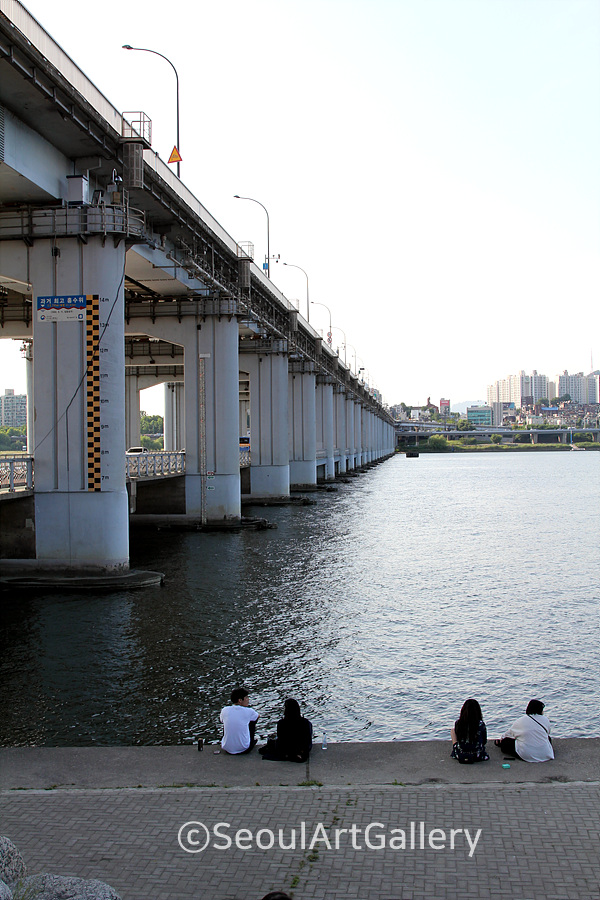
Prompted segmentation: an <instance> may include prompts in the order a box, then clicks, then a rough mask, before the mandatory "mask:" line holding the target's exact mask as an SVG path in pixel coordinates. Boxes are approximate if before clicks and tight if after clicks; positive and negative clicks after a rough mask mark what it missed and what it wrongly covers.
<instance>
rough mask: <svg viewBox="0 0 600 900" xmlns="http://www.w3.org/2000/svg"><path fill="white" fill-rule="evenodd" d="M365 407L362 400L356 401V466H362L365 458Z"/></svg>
mask: <svg viewBox="0 0 600 900" xmlns="http://www.w3.org/2000/svg"><path fill="white" fill-rule="evenodd" d="M362 414H363V408H362V404H361V402H360V400H355V401H354V446H355V448H356V466H357V467H358V466H362V464H363V462H364V460H363V415H362Z"/></svg>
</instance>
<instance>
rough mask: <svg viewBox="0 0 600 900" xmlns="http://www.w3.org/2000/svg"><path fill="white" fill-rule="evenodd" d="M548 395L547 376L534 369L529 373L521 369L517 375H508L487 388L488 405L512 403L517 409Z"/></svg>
mask: <svg viewBox="0 0 600 900" xmlns="http://www.w3.org/2000/svg"><path fill="white" fill-rule="evenodd" d="M544 397H548V377H547V376H546V375H538V373H537V371H536V370H535V369H534V370H533V372H532V374H531V375H526V374H525V372H524V371H523V370H521V371H520V372H519V374H518V375H509V376H508V377H507V378H503V379H501V380H500V381H496V382H495V383H494V384H490V385H489V387H488V389H487V402H488V406H492V405H493V404H494V403H514V405H515V407H516V408H517V409H520V408H521V407H522V406H523V405H525V404H530V403H537V402H538V401H539V400H542V399H543V398H544Z"/></svg>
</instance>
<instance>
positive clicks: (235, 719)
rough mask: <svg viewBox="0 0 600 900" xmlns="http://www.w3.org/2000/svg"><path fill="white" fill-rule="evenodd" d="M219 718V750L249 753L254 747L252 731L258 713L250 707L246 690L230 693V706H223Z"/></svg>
mask: <svg viewBox="0 0 600 900" xmlns="http://www.w3.org/2000/svg"><path fill="white" fill-rule="evenodd" d="M219 718H220V720H221V722H222V723H223V740H222V741H221V748H222V749H223V750H225V752H226V753H233V754H236V753H250V751H251V750H252V748H253V747H254V746H255V745H256V740H255V738H254V731H255V729H256V720H257V719H258V713H257V712H256V710H254V709H252V707H251V706H250V697H249V696H248V691H247V690H246V688H241V687H240V688H235V689H234V690H233V691H232V692H231V706H224V707H223V709H222V710H221V715H220V716H219Z"/></svg>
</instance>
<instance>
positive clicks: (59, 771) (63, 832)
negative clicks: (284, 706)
mask: <svg viewBox="0 0 600 900" xmlns="http://www.w3.org/2000/svg"><path fill="white" fill-rule="evenodd" d="M556 747H557V759H556V760H555V761H554V762H551V763H544V764H541V765H528V764H526V763H523V762H520V761H513V762H511V763H510V766H511V767H510V769H503V768H502V766H503V764H505V760H504V758H503V757H502V755H501V754H500V752H499V751H497V750H495V749H494V748H492V750H491V756H492V758H491V759H490V761H489V762H488V763H485V764H478V765H476V766H460V765H458V764H457V763H456V762H454V761H453V760H450V759H449V758H448V752H449V745H448V744H445V743H442V742H419V743H400V742H398V743H392V744H331V745H330V746H329V749H328V750H327V751H326V752H325V751H322V750H321V749H320V748H318V747H317V748H315V749H314V750H313V754H312V760H311V762H310V764H309V766H308V767H306V766H303V765H302V766H296V765H293V764H291V763H275V762H267V761H263V760H262V759H260V757H258V755H256V754H252V755H250V756H248V757H243V758H240V757H237V758H235V757H229V756H227V755H225V754H215V753H214V750H215V749H216V748H214V747H207V748H205V750H204V751H203V753H198V752H197V751H196V750H195V748H193V747H172V748H163V747H150V748H104V749H103V748H84V749H42V748H23V749H4V750H0V822H1V824H0V833H3V834H6V835H7V836H8V837H10V838H11V839H12V840H13V841H14V842H15V843H16V845H17V846H18V847H19V848H20V850H21V852H22V853H23V855H24V857H25V860H26V862H27V864H28V868H29V872H30V873H32V874H33V873H36V872H41V871H51V872H54V873H58V874H75V875H79V876H82V877H88V878H92V877H95V878H101V879H103V880H105V881H107V882H108V883H109V884H111V885H112V886H113V887H114V888H115V889H116V890H117V891H118V892H119V893H120V894H121V896H122V898H123V900H154V898H161V900H260V898H261V897H263V896H264V894H266V893H267V891H269V890H275V889H279V890H285V891H287V892H289V893H290V894H292V895H293V897H294V900H321V898H327V900H329V898H332V900H336V898H340V900H341V898H356V900H392V898H393V900H401V898H402V900H425V898H426V900H435V898H448V900H454V898H456V900H458V898H460V900H464V898H466V900H469V898H485V900H492V898H498V900H507V898H511V900H538V898H540V900H541V898H545V900H571V898H573V900H588V898H589V900H592V898H596V900H599V898H600V853H599V851H600V824H599V815H598V814H599V812H600V778H599V776H600V766H599V760H600V740H587V741H584V740H580V741H576V740H573V741H558V742H557V744H556ZM316 782H320V784H319V783H316ZM138 785H140V786H139V787H138ZM202 785H204V786H202ZM209 785H215V786H209ZM186 823H195V824H192V825H188V826H187V827H184V828H182V826H185V825H186ZM218 823H228V824H227V825H223V824H222V825H221V826H218ZM303 823H304V824H303ZM371 823H379V824H371ZM369 825H371V827H370V829H369V830H368V831H367V829H368V828H369ZM215 826H217V831H215V830H214V829H215ZM206 829H207V830H206ZM242 829H246V831H241V830H242ZM236 833H237V840H236ZM194 842H199V843H194ZM229 842H231V846H228V844H229ZM204 843H207V846H206V848H205V849H203V850H200V848H201V847H202V845H203V844H204ZM236 843H237V846H236ZM294 843H295V846H292V845H294ZM336 844H337V846H336ZM182 845H183V846H182ZM184 847H187V849H188V850H200V852H194V853H189V852H186V850H185V849H183V848H184Z"/></svg>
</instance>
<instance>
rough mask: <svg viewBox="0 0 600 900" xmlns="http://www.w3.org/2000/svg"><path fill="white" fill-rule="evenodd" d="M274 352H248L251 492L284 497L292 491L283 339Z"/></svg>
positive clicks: (245, 358) (285, 360) (264, 495)
mask: <svg viewBox="0 0 600 900" xmlns="http://www.w3.org/2000/svg"><path fill="white" fill-rule="evenodd" d="M272 344H273V347H272V350H270V351H263V352H260V351H257V352H255V353H244V368H245V369H246V370H247V371H248V373H249V375H250V493H251V495H252V496H255V497H282V496H289V493H290V448H289V437H288V402H289V400H288V390H289V388H288V360H287V353H286V345H285V343H284V342H283V341H273V342H272Z"/></svg>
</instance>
